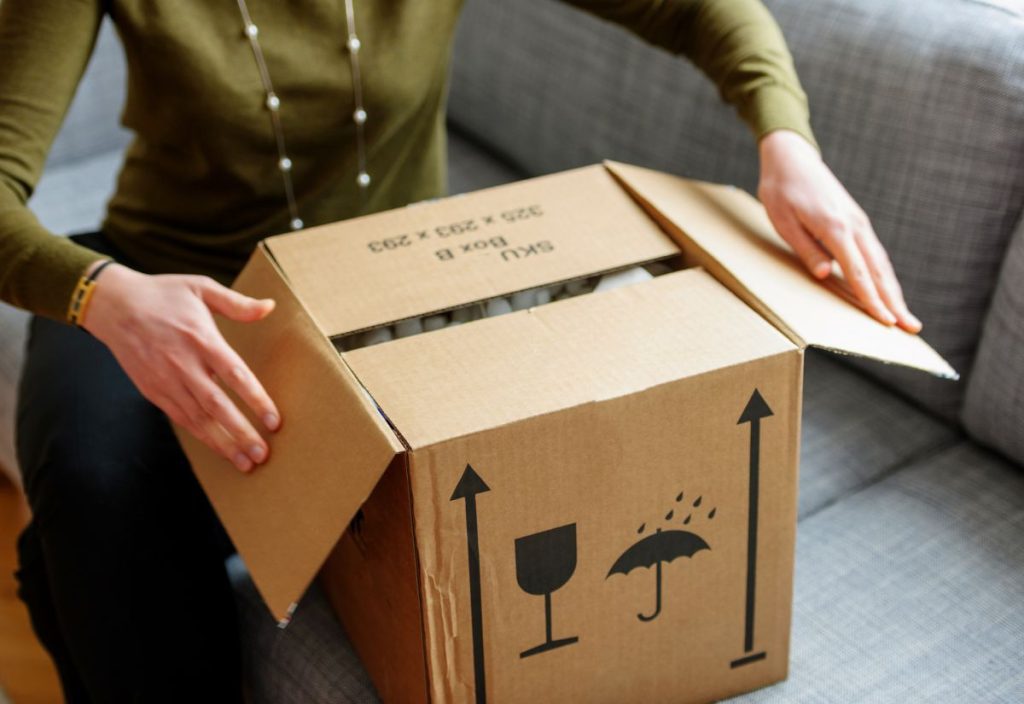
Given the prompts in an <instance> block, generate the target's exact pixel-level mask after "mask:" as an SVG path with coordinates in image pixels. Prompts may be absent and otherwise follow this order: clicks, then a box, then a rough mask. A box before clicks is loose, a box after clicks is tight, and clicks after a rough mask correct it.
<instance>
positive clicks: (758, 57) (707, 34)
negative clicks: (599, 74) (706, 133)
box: [563, 0, 818, 148]
mask: <svg viewBox="0 0 1024 704" xmlns="http://www.w3.org/2000/svg"><path fill="white" fill-rule="evenodd" d="M563 2H566V3H568V4H569V5H573V6H575V7H578V8H581V9H583V10H586V11H588V12H590V13H592V14H594V15H596V16H598V17H601V18H603V19H606V20H609V21H611V22H615V23H616V24H619V25H622V26H623V27H625V28H626V29H628V30H630V31H631V32H633V33H635V34H637V35H638V36H640V37H642V38H643V39H644V40H646V41H647V42H648V43H650V44H653V45H654V46H658V47H661V48H663V49H666V50H668V51H670V52H672V53H674V54H677V55H681V56H685V57H686V58H687V59H689V60H690V61H691V62H693V64H694V65H696V66H697V68H699V69H700V70H701V71H703V72H704V74H705V75H707V76H708V78H710V79H711V80H712V81H713V82H714V83H715V84H716V85H717V86H718V91H719V94H720V95H721V96H722V99H723V100H725V101H726V102H728V103H730V104H731V105H733V106H735V108H736V110H737V112H738V113H739V115H740V118H741V119H743V121H744V122H745V123H746V124H747V126H748V127H749V128H750V130H751V131H752V132H753V133H754V136H755V137H756V138H757V139H760V138H761V137H763V136H764V135H766V134H768V133H769V132H771V131H773V130H777V129H789V130H793V131H794V132H797V133H798V134H800V135H801V136H802V137H804V139H806V140H807V141H808V142H810V143H811V144H812V145H814V147H815V148H817V147H818V144H817V142H816V141H815V138H814V133H813V132H812V131H811V125H810V114H809V110H808V106H807V96H806V94H805V93H804V91H803V88H801V86H800V81H799V79H798V78H797V75H796V69H795V68H794V66H793V58H792V56H791V55H790V53H789V49H788V48H787V46H786V41H785V39H784V38H783V36H782V30H781V29H779V26H778V24H777V23H776V22H775V19H774V18H773V17H772V15H771V13H769V11H768V9H767V8H766V7H765V6H764V5H763V4H762V3H761V1H760V0H563Z"/></svg>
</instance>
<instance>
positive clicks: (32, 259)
mask: <svg viewBox="0 0 1024 704" xmlns="http://www.w3.org/2000/svg"><path fill="white" fill-rule="evenodd" d="M490 1H498V0H490ZM564 1H566V2H569V3H570V4H572V5H575V6H578V7H580V8H583V9H585V10H587V11H590V12H593V13H594V14H596V15H598V16H600V17H604V18H606V19H608V20H611V21H613V22H617V23H619V24H621V25H623V26H625V27H627V28H629V29H630V30H632V31H634V32H636V33H637V34H639V35H640V36H641V37H643V38H644V39H646V40H647V41H649V42H651V43H652V44H654V45H657V46H660V47H663V48H665V49H667V50H668V51H671V52H673V53H676V54H679V55H682V56H685V57H687V58H689V59H690V60H692V61H693V62H694V63H695V64H696V65H697V66H698V67H699V68H700V69H702V70H703V71H704V72H705V73H706V74H707V75H708V76H709V77H710V78H711V79H712V80H713V81H714V82H715V83H716V84H717V85H718V87H719V89H720V92H721V94H722V97H723V98H724V99H725V100H727V101H729V102H730V103H732V104H733V105H735V107H736V109H737V110H738V112H739V114H740V116H741V117H742V118H743V120H744V121H745V122H746V123H747V124H748V125H749V126H750V128H751V129H752V130H753V132H754V134H755V136H757V137H760V136H762V135H764V134H766V133H768V132H770V131H771V130H774V129H778V128H788V129H792V130H794V131H796V132H799V133H800V134H802V135H804V136H805V137H806V138H807V139H808V140H809V141H811V142H812V143H813V142H814V138H813V136H812V133H811V131H810V126H809V123H808V110H807V101H806V97H805V96H804V93H803V91H802V90H801V88H800V85H799V82H798V81H797V77H796V74H795V72H794V69H793V65H792V61H791V59H790V56H789V53H788V50H787V49H786V45H785V42H784V40H783V38H782V35H781V33H780V31H779V29H778V27H777V25H776V24H775V22H774V21H773V20H772V18H771V16H770V15H769V14H768V12H767V10H766V9H765V8H764V7H763V6H762V5H761V4H760V2H759V1H758V0H564ZM461 5H462V1H461V0H429V1H424V0H404V1H403V0H373V1H372V2H369V1H364V0H356V2H355V11H356V24H357V29H358V32H359V36H360V39H361V42H362V49H361V51H360V62H361V69H362V75H363V84H364V104H365V108H366V111H367V114H368V116H369V117H368V119H367V121H366V124H365V129H366V131H365V134H366V144H367V165H368V167H367V171H368V172H369V173H370V175H371V177H372V179H373V180H372V183H371V185H370V187H369V191H368V195H369V199H368V201H367V203H366V205H365V206H364V207H363V208H362V209H360V206H359V197H358V192H357V187H356V183H355V177H356V172H357V167H356V149H355V143H356V142H355V139H356V136H355V125H354V123H353V121H352V107H353V97H352V84H351V72H350V66H349V57H348V53H347V51H346V49H345V44H344V42H345V38H346V29H345V17H344V9H343V8H344V5H343V2H342V0H290V1H289V2H280V1H279V0H250V1H249V9H250V11H251V12H252V19H253V21H254V22H255V23H256V24H257V25H258V26H259V28H260V32H259V40H260V43H261V45H262V47H263V51H264V54H265V56H266V61H267V65H268V69H269V72H270V76H271V79H272V80H273V82H274V88H275V92H276V93H277V95H279V96H280V100H281V108H280V113H279V114H280V118H281V121H282V124H283V128H284V134H285V137H286V139H287V143H288V152H289V155H290V156H291V158H292V161H293V163H294V168H293V172H292V176H293V179H294V184H295V194H296V198H297V201H298V209H299V212H300V214H301V216H302V218H303V220H304V221H305V223H306V225H307V226H309V225H316V224H321V223H324V222H329V221H333V220H340V219H344V218H347V217H351V216H353V215H356V214H357V213H365V212H374V211H378V210H384V209H388V208H394V207H398V206H401V205H404V204H406V203H409V202H413V201H416V200H421V199H424V198H431V197H435V196H439V195H443V192H442V191H443V189H444V187H445V183H446V180H447V179H446V168H447V164H446V147H445V126H444V101H445V97H446V94H447V93H446V88H447V86H446V81H447V76H448V64H449V61H450V57H451V45H452V37H453V31H454V29H455V24H456V19H457V17H458V14H459V11H460V9H461ZM105 13H107V14H109V15H110V16H111V17H112V19H113V21H114V23H115V25H116V27H117V29H118V32H119V34H120V37H121V40H122V42H123V44H124V48H125V54H126V57H127V64H128V67H129V70H128V90H127V101H126V104H125V106H124V112H123V117H122V121H123V123H124V125H125V126H126V127H127V128H129V129H130V130H132V131H133V132H134V134H135V138H134V141H133V142H132V143H131V145H130V146H129V148H128V150H127V153H126V155H125V160H124V165H123V167H122V169H121V173H120V176H119V178H118V183H117V190H116V193H115V195H114V196H113V198H112V199H111V201H110V203H109V205H108V211H107V216H106V219H105V220H104V222H103V230H104V232H105V233H106V234H107V236H108V237H109V238H110V239H111V240H112V241H113V242H114V244H115V245H117V246H118V247H119V248H120V249H121V250H122V251H123V252H125V254H126V255H128V256H129V257H130V258H132V259H133V260H134V261H136V262H137V263H138V264H139V266H140V267H142V268H145V269H148V270H150V271H154V272H171V271H174V272H192V273H205V274H209V275H211V276H214V277H216V278H219V279H221V280H223V281H227V280H230V278H231V277H232V276H233V275H234V274H235V273H236V272H237V271H238V270H239V269H240V268H241V266H242V265H243V264H244V262H245V260H246V258H247V257H248V255H249V253H250V252H251V250H252V249H253V247H254V246H255V244H256V243H257V242H258V241H259V240H260V239H262V238H263V237H266V236H268V235H271V234H275V233H278V232H284V231H286V230H287V229H288V221H289V220H288V209H287V207H286V201H285V198H284V192H283V185H282V180H281V177H280V173H279V172H278V166H277V151H276V144H275V138H274V134H273V132H272V129H271V123H270V120H269V115H268V113H267V108H266V107H265V100H264V98H265V96H264V91H263V88H262V86H261V83H260V77H259V73H258V70H257V66H256V63H255V61H254V59H253V56H252V51H251V48H250V46H249V43H248V40H247V39H246V37H245V35H244V33H243V25H242V20H241V18H240V15H239V10H238V6H237V3H236V1H235V0H204V1H203V2H196V3H178V2H168V3H159V2H153V0H0V299H2V300H4V301H6V302H8V303H12V304H14V305H16V306H20V307H22V308H25V309H28V310H30V311H33V312H35V313H38V314H42V315H46V316H49V317H54V318H58V319H62V318H63V317H64V315H65V312H66V309H67V303H68V299H69V296H70V294H71V291H72V289H73V288H74V286H75V283H76V281H77V279H78V277H79V276H80V275H81V274H82V272H83V270H84V269H85V268H86V267H87V266H88V265H89V264H90V263H91V262H93V261H94V260H95V259H96V258H97V255H96V254H95V253H93V252H91V251H89V250H88V249H85V248H83V247H80V246H78V245H76V244H74V243H72V242H71V241H69V240H67V239H65V238H62V237H57V236H55V235H53V234H52V233H50V232H47V231H46V229H44V228H43V227H42V226H41V225H40V224H39V223H38V221H37V220H36V219H35V217H34V216H33V215H32V214H31V212H30V211H29V210H28V208H27V207H26V202H27V201H28V199H29V197H30V196H31V194H32V190H33V188H34V187H35V184H36V182H37V181H38V179H39V176H40V172H41V170H42V167H43V163H44V161H45V158H46V154H47V151H48V149H49V147H50V144H51V142H52V141H53V138H54V136H55V135H56V133H57V130H58V128H59V126H60V123H61V120H62V119H63V116H64V114H65V112H66V110H67V108H68V105H69V103H70V101H71V98H72V96H73V94H74V92H75V88H76V85H77V83H78V81H79V79H80V78H81V75H82V72H83V70H84V68H85V66H86V63H87V62H88V59H89V55H90V53H91V52H92V48H93V45H94V43H95V40H96V34H97V31H98V28H99V25H100V21H101V20H102V18H103V16H104V14H105ZM680 129H685V126H683V125H680Z"/></svg>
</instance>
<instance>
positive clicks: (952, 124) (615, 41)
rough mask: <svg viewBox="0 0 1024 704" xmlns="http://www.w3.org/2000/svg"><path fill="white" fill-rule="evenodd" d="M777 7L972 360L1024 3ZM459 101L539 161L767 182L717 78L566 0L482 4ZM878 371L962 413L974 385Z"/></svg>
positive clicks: (1008, 153) (455, 117)
mask: <svg viewBox="0 0 1024 704" xmlns="http://www.w3.org/2000/svg"><path fill="white" fill-rule="evenodd" d="M767 4H768V5H769V6H770V7H771V9H772V10H773V12H774V13H775V14H776V17H777V18H778V20H779V22H780V24H781V25H782V27H783V30H784V32H785V34H786V36H787V39H788V40H789V42H790V45H791V47H792V50H793V53H794V57H795V59H796V64H797V68H798V70H799V71H800V75H801V77H802V80H803V83H804V87H805V88H806V90H807V93H808V95H809V98H810V102H811V109H812V121H813V124H814V127H815V129H816V132H817V135H818V138H819V141H820V143H821V146H822V149H823V152H824V155H825V157H826V159H827V160H828V161H829V162H830V163H831V164H832V166H833V168H834V170H835V171H836V172H837V174H838V175H839V177H840V178H841V179H842V180H843V181H844V182H845V183H846V185H847V187H848V188H849V189H850V190H851V192H852V193H853V195H854V196H855V197H856V198H857V199H858V200H859V201H860V202H861V204H862V205H863V206H864V208H865V210H866V211H867V212H868V213H869V214H870V215H871V216H872V218H873V221H874V224H875V228H876V230H877V231H878V233H879V235H880V237H881V238H882V240H883V241H884V242H885V243H886V245H887V246H888V248H889V251H890V254H891V255H892V258H893V261H894V263H895V265H896V268H897V270H898V272H899V274H900V276H901V279H902V281H903V284H904V287H905V289H906V293H907V297H908V299H909V301H910V303H911V306H912V308H913V309H914V310H915V311H916V312H917V313H918V314H919V315H920V317H921V318H922V319H923V320H924V322H925V330H924V336H925V338H926V339H928V341H929V342H931V343H932V344H933V345H934V346H935V347H936V348H938V349H939V351H940V352H942V353H943V354H944V355H945V356H946V357H947V359H949V361H950V362H951V363H952V364H953V365H954V366H955V367H956V368H957V369H958V370H960V371H961V372H962V373H966V372H969V371H970V368H971V360H972V358H973V354H974V350H975V347H976V345H977V340H978V336H979V333H980V328H981V321H982V318H983V315H984V312H985V309H986V306H987V302H988V300H989V297H990V295H991V292H992V287H993V284H994V282H995V277H996V275H997V272H998V267H999V263H1000V258H1001V256H1002V254H1003V251H1004V248H1005V246H1006V243H1007V241H1008V238H1009V234H1010V232H1011V230H1012V227H1013V224H1014V223H1015V222H1016V221H1017V219H1018V218H1019V216H1020V213H1021V206H1022V204H1024V169H1022V168H1021V166H1020V159H1021V157H1020V155H1021V154H1024V130H1022V129H1021V124H1022V123H1024V18H1022V14H1021V11H1020V10H1019V8H1020V5H1016V6H1014V5H1012V4H1011V3H1005V4H1004V6H999V5H997V4H994V3H982V2H969V1H967V0H936V1H935V2H931V3H928V4H927V5H926V6H922V5H921V4H919V3H901V2H893V0H858V1H857V2H851V1H850V0H818V1H817V2H806V0H769V1H768V3H767ZM1014 7H1017V8H1018V10H1017V11H1015V10H1014V9H1013V8H1014ZM553 67H557V70H553ZM449 115H450V119H451V120H452V121H454V122H455V123H456V124H458V125H459V126H460V127H461V128H463V129H465V130H466V131H467V132H469V133H470V134H472V135H474V136H475V137H477V138H478V139H479V140H480V141H481V142H483V143H485V144H487V145H488V146H489V147H490V148H492V149H493V150H495V151H496V152H497V153H499V154H501V155H502V156H504V157H505V158H507V159H508V160H510V161H511V162H513V163H515V164H516V165H518V166H519V167H521V168H522V169H524V170H525V171H527V172H529V173H531V174H537V173H546V172H551V171H557V170H560V169H565V168H568V167H572V166H578V165H581V164H585V163H591V162H594V161H597V160H600V159H601V158H604V157H610V158H614V159H619V160H622V161H627V162H634V163H639V164H643V165H648V166H652V167H655V168H659V169H663V170H667V171H674V172H677V173H680V174H683V175H687V176H692V177H696V178H702V179H707V180H712V181H723V182H729V183H735V184H737V185H740V186H743V187H745V188H747V189H748V190H752V189H753V188H754V187H755V179H756V167H757V164H756V153H755V151H754V145H753V141H752V139H751V137H750V136H749V134H748V133H747V131H746V129H745V127H743V126H742V125H741V124H740V123H739V121H738V120H737V119H736V118H734V117H733V115H732V111H731V110H730V109H728V108H727V107H726V106H724V105H723V104H721V102H720V101H719V99H718V98H717V95H716V93H715V90H714V89H713V87H712V86H711V85H709V84H708V82H707V81H706V80H705V79H704V78H703V77H702V76H700V75H699V74H698V73H697V72H696V71H694V70H692V69H691V68H689V67H688V66H687V65H686V64H685V62H684V61H683V60H681V59H678V58H677V57H673V56H671V55H670V54H668V53H667V52H664V51H662V50H660V49H656V48H654V47H650V46H646V45H643V44H642V42H641V41H640V40H639V39H637V38H635V37H634V36H632V35H629V34H627V33H626V32H625V31H624V30H622V29H620V28H618V27H615V26H613V25H610V24H607V23H604V22H602V21H599V20H597V19H595V18H593V17H591V16H589V15H586V14H584V13H581V12H579V11H578V10H576V9H574V8H570V7H568V6H565V5H563V4H562V3H559V2H557V1H556V0H520V1H519V2H515V3H503V2H497V1H496V0H469V2H467V4H466V10H465V14H464V16H463V18H462V24H461V26H460V28H459V33H458V36H457V43H456V53H455V66H454V72H453V83H452V90H451V100H450V103H449ZM870 369H871V371H872V372H873V373H875V374H877V375H879V376H880V377H881V378H883V379H885V380H887V381H888V382H889V383H891V384H893V385H896V386H898V387H900V388H901V389H903V390H904V391H906V392H907V393H908V394H910V395H911V396H913V397H914V398H915V399H917V400H918V401H919V402H920V403H921V404H923V405H924V406H925V407H927V408H929V409H930V410H933V411H935V412H939V413H941V414H943V415H944V416H945V417H947V418H951V419H952V418H955V416H956V413H957V411H958V409H959V406H960V403H961V397H962V394H963V390H964V385H963V384H960V385H957V384H951V383H948V382H944V381H940V380H937V379H931V378H928V377H926V376H923V375H920V374H917V373H903V372H900V371H897V370H893V369H891V368H887V367H883V366H881V365H877V366H875V365H872V366H871V367H870Z"/></svg>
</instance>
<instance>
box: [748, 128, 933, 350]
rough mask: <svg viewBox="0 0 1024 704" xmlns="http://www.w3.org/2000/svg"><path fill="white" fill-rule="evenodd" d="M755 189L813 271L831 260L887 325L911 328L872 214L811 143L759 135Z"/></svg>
mask: <svg viewBox="0 0 1024 704" xmlns="http://www.w3.org/2000/svg"><path fill="white" fill-rule="evenodd" d="M758 150H759V152H760V156H761V180H760V184H759V186H758V190H757V196H758V198H759V199H760V200H761V203H762V204H764V207H765V210H767V211H768V217H769V218H770V219H771V221H772V224H773V225H774V226H775V229H776V230H778V232H779V234H780V235H782V238H783V239H784V240H786V242H788V243H789V245H790V246H791V247H792V248H793V250H794V251H795V252H796V254H797V256H799V257H800V259H801V261H803V263H804V265H805V266H806V267H807V268H808V270H810V272H811V273H812V275H814V276H815V277H817V278H819V279H823V278H825V277H826V276H828V275H829V273H830V272H831V271H832V260H833V259H835V260H836V261H837V262H838V263H839V266H840V267H841V269H842V271H843V275H844V276H845V277H846V280H847V281H848V282H849V284H850V287H851V288H852V289H853V292H854V294H855V295H856V296H857V299H858V300H859V301H860V302H861V303H862V304H863V305H864V307H865V308H866V309H867V311H868V313H870V314H871V315H872V316H874V317H875V318H877V319H878V320H880V321H882V322H883V323H885V324H886V325H895V324H898V325H899V326H900V327H902V328H903V329H905V330H907V331H909V332H913V333H916V332H918V331H919V330H920V329H921V322H920V321H919V320H918V319H917V318H916V317H914V315H913V314H912V313H911V312H910V310H909V309H908V308H907V304H906V302H905V301H904V300H903V291H902V289H901V288H900V284H899V281H897V280H896V273H895V272H894V271H893V268H892V264H891V263H890V261H889V256H888V254H886V251H885V248H884V247H883V246H882V243H881V242H879V240H878V235H876V234H875V231H874V229H872V227H871V221H870V220H869V219H868V216H867V215H866V214H865V213H864V211H863V210H862V209H861V207H860V206H859V205H857V203H856V201H854V200H853V197H852V196H850V194H849V193H848V192H847V191H846V189H845V188H844V187H843V184H841V183H840V182H839V179H837V178H836V177H835V175H834V174H833V173H832V171H831V169H829V168H828V166H827V165H826V164H825V162H824V161H822V159H821V156H820V155H819V154H818V152H817V150H815V149H814V147H813V146H811V144H810V143H809V142H808V141H807V140H805V139H804V138H803V137H801V136H800V135H798V134H797V133H795V132H792V131H789V130H776V131H774V132H770V133H768V134H767V135H765V136H764V137H762V138H761V141H760V143H759V145H758Z"/></svg>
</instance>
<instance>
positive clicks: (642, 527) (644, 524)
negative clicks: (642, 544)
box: [637, 511, 714, 533]
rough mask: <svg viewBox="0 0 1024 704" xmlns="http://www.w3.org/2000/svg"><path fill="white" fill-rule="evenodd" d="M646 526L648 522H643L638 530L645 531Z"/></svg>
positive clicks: (639, 531)
mask: <svg viewBox="0 0 1024 704" xmlns="http://www.w3.org/2000/svg"><path fill="white" fill-rule="evenodd" d="M712 513H714V511H712ZM646 527H647V524H646V523H641V524H640V529H639V530H638V531H637V533H643V532H644V528H646Z"/></svg>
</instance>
